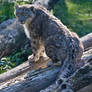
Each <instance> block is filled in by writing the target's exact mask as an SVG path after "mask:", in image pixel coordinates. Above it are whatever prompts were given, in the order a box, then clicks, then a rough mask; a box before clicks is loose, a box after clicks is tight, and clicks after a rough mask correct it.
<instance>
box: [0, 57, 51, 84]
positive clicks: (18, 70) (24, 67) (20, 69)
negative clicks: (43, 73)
mask: <svg viewBox="0 0 92 92" xmlns="http://www.w3.org/2000/svg"><path fill="white" fill-rule="evenodd" d="M48 61H49V59H47V60H45V61H44V60H41V61H40V62H37V63H32V64H31V65H29V61H26V62H24V63H23V64H21V65H19V66H17V67H15V68H13V69H11V70H9V71H8V72H5V73H3V74H0V83H2V82H5V81H7V80H9V79H12V78H15V77H17V76H19V75H21V74H22V73H24V72H27V71H28V70H30V71H31V70H34V69H39V68H40V67H41V68H44V67H46V64H47V62H48Z"/></svg>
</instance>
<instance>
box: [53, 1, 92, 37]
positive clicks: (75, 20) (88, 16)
mask: <svg viewBox="0 0 92 92" xmlns="http://www.w3.org/2000/svg"><path fill="white" fill-rule="evenodd" d="M53 12H54V15H55V16H56V17H58V18H59V19H60V20H61V21H62V22H63V23H64V24H65V25H66V26H67V27H68V28H69V29H70V30H71V31H75V32H76V33H78V35H79V36H83V35H85V34H88V33H90V32H92V1H91V0H60V1H59V2H58V3H57V4H56V5H55V8H54V9H53Z"/></svg>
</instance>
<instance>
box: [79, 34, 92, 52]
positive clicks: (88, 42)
mask: <svg viewBox="0 0 92 92" xmlns="http://www.w3.org/2000/svg"><path fill="white" fill-rule="evenodd" d="M80 40H81V41H82V43H83V46H84V49H85V50H88V49H91V48H92V33H89V34H88V35H85V36H83V37H81V38H80Z"/></svg>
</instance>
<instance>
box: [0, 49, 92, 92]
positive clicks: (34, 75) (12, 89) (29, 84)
mask: <svg viewBox="0 0 92 92" xmlns="http://www.w3.org/2000/svg"><path fill="white" fill-rule="evenodd" d="M91 52H92V50H90V51H89V53H90V54H89V55H88V54H87V53H88V52H87V53H85V54H84V58H85V57H87V59H88V60H87V59H84V60H86V61H87V63H86V64H85V66H83V67H81V66H80V67H81V68H80V69H79V70H78V71H77V72H75V74H74V75H73V76H72V77H71V78H69V79H68V80H67V81H68V82H69V83H70V84H72V85H73V86H72V88H73V89H74V90H75V92H76V90H79V89H81V88H83V87H85V86H87V84H88V85H89V84H91V83H92V82H91V81H92V76H91V72H92V69H91V68H92V65H91V63H92V53H91ZM88 57H91V58H88ZM88 62H89V63H88ZM34 66H35V65H34ZM87 67H88V68H87ZM85 69H86V70H87V71H84V70H85ZM59 71H60V67H59V66H54V67H48V68H45V69H39V70H38V71H37V70H36V71H34V72H29V73H27V76H26V77H25V78H24V80H23V81H20V82H18V83H15V84H14V85H11V86H9V87H7V88H3V89H1V90H0V92H30V91H31V92H39V91H40V90H42V89H45V88H46V87H48V86H49V85H51V84H53V83H54V82H55V79H56V78H57V75H58V72H59ZM81 71H84V72H81ZM75 75H76V76H77V75H78V76H77V77H78V79H79V80H78V82H77V81H76V80H77V77H76V78H75V77H74V76H75ZM82 75H84V77H83V76H82ZM21 77H22V76H21ZM82 77H83V79H82ZM86 77H87V78H86ZM85 78H86V80H85ZM89 79H90V82H88V83H87V81H88V80H89ZM72 80H73V81H72ZM82 80H83V81H85V82H83V83H82V86H78V84H79V83H81V82H82ZM75 83H76V85H77V86H78V87H76V85H75ZM1 86H2V85H1ZM52 88H53V87H52ZM76 88H77V89H76ZM50 90H51V89H50ZM44 92H45V91H44ZM46 92H49V91H46ZM53 92H54V91H53Z"/></svg>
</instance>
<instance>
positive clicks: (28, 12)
mask: <svg viewBox="0 0 92 92" xmlns="http://www.w3.org/2000/svg"><path fill="white" fill-rule="evenodd" d="M14 14H15V16H16V18H17V19H18V21H19V22H20V23H21V24H25V22H26V21H28V20H30V21H32V20H33V19H34V17H35V16H36V15H35V8H34V6H33V5H20V6H19V5H16V6H15V12H14Z"/></svg>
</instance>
